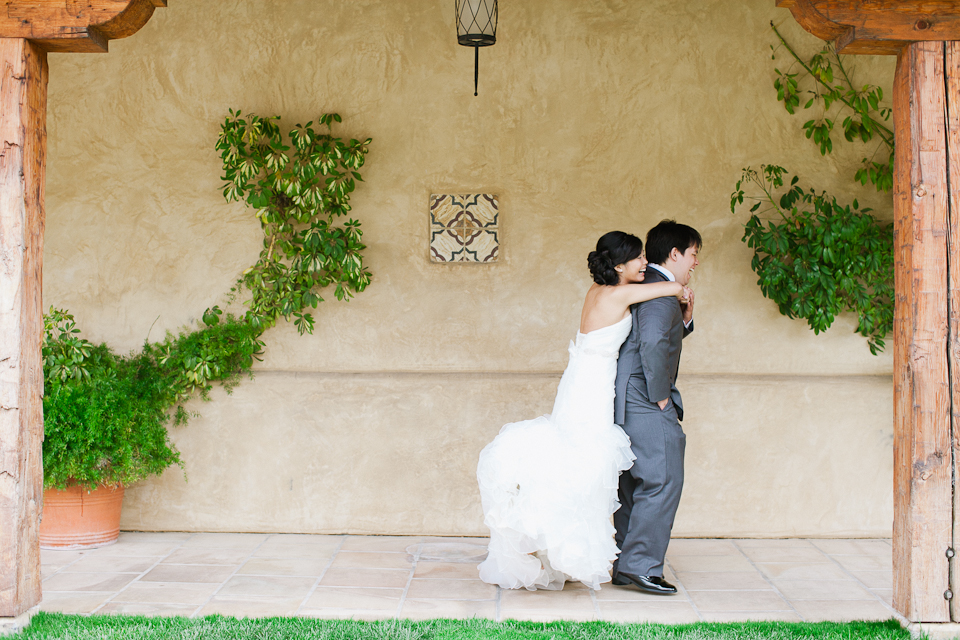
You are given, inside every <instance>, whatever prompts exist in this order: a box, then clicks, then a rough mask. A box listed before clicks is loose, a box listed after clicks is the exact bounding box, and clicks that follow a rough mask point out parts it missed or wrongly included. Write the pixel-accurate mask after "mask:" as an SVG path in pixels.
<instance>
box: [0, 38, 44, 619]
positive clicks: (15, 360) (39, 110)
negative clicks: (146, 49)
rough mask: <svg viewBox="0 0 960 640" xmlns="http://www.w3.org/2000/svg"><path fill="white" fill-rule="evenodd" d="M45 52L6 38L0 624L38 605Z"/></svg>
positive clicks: (0, 153) (0, 236)
mask: <svg viewBox="0 0 960 640" xmlns="http://www.w3.org/2000/svg"><path fill="white" fill-rule="evenodd" d="M46 109H47V54H46V53H45V52H44V51H42V50H40V49H39V48H38V47H37V46H36V45H35V44H32V43H30V42H28V41H27V40H24V39H21V38H0V144H2V148H0V618H15V617H17V616H20V615H21V614H23V613H25V612H27V611H29V610H30V609H31V608H32V607H34V606H36V605H37V604H39V603H40V548H39V546H38V543H37V532H38V528H39V525H40V509H41V500H42V496H43V465H42V463H41V457H40V456H41V442H42V440H43V403H42V393H43V363H42V360H41V355H40V345H41V339H42V335H43V310H42V305H41V300H40V283H41V261H42V257H43V224H44V212H43V188H44V166H45V165H44V160H45V155H46V142H47V134H46Z"/></svg>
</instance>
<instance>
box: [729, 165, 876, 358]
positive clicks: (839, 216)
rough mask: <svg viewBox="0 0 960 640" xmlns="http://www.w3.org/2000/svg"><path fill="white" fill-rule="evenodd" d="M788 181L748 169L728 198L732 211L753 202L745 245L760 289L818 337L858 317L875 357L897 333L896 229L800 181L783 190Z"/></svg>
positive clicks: (768, 170) (772, 170)
mask: <svg viewBox="0 0 960 640" xmlns="http://www.w3.org/2000/svg"><path fill="white" fill-rule="evenodd" d="M787 177H788V176H787V172H786V170H785V169H783V168H782V167H778V166H775V165H761V167H760V171H755V170H753V169H751V168H747V169H744V170H743V175H742V176H741V178H740V180H739V181H738V182H737V185H736V187H735V190H734V192H733V193H732V194H731V196H730V210H731V211H732V212H735V211H736V208H737V206H739V205H742V204H743V202H744V200H747V201H753V202H754V204H753V205H752V206H751V207H750V213H751V216H750V219H749V220H748V221H747V223H746V224H745V225H744V234H743V241H744V242H746V243H747V245H748V246H750V248H752V249H753V250H754V256H753V260H752V262H751V267H752V268H753V270H754V272H755V273H756V274H757V276H759V280H758V281H757V284H759V285H760V290H761V291H762V292H763V295H764V296H766V297H767V298H769V299H771V300H773V301H774V302H776V303H777V306H778V307H779V309H780V313H782V314H783V315H785V316H787V317H788V318H802V319H804V320H806V321H807V324H808V325H809V326H810V328H811V329H813V331H814V333H820V332H821V331H826V330H827V328H829V327H830V325H831V324H833V321H834V319H835V318H836V316H837V315H838V314H840V313H842V312H844V311H852V312H854V313H856V314H857V329H856V331H857V333H859V334H860V335H862V336H864V337H866V338H867V339H868V346H869V347H870V352H871V353H873V354H874V355H876V354H877V353H879V352H880V351H882V350H883V348H884V337H885V336H886V335H887V334H888V333H889V332H890V331H891V330H892V328H893V300H894V298H893V225H892V224H889V223H888V224H884V223H881V222H879V221H878V220H877V219H876V218H874V217H873V216H872V215H870V209H867V208H863V209H861V208H859V205H858V203H857V201H856V200H854V201H853V205H852V206H850V205H841V204H840V203H838V202H837V199H836V198H834V197H831V196H828V195H827V194H826V193H825V192H817V191H816V190H815V189H809V190H804V189H802V188H801V187H800V186H798V182H799V178H798V177H797V176H793V177H792V178H791V179H790V182H789V185H786V186H785V179H786V178H787ZM747 189H750V190H751V193H747V191H746V190H747ZM771 213H773V214H774V217H775V219H773V220H767V221H766V223H764V221H763V220H761V216H764V215H769V214H771Z"/></svg>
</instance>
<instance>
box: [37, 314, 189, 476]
mask: <svg viewBox="0 0 960 640" xmlns="http://www.w3.org/2000/svg"><path fill="white" fill-rule="evenodd" d="M53 314H55V315H56V317H58V318H59V321H60V322H62V323H65V325H66V326H69V327H73V326H74V320H73V317H72V316H70V315H69V314H68V313H66V312H65V311H62V310H52V314H51V315H53ZM54 322H55V321H54ZM72 331H73V330H72V329H71V330H70V333H68V334H66V336H64V337H65V338H67V339H68V340H71V339H75V338H74V336H73V333H72ZM47 335H48V338H49V337H50V336H51V335H52V336H53V339H52V340H50V339H48V340H46V341H45V343H44V351H45V352H51V353H57V352H59V351H61V350H63V349H67V348H71V347H70V345H69V343H68V344H67V345H64V344H63V343H62V342H59V341H58V338H59V337H60V335H59V334H55V333H54V334H51V333H50V332H48V334H47ZM80 341H81V342H82V343H83V344H82V346H79V347H76V352H77V353H82V354H84V355H83V357H82V358H74V361H73V363H72V365H71V366H72V367H73V370H74V371H78V372H79V371H82V372H83V373H82V374H79V375H68V376H65V377H64V376H62V375H61V372H62V371H64V370H65V369H63V368H61V369H60V370H55V369H53V368H50V369H45V380H44V385H45V388H44V396H43V413H44V425H43V429H44V439H43V480H44V486H45V487H57V488H60V489H63V488H65V487H66V486H67V484H68V483H76V484H79V485H80V486H82V487H85V488H88V489H93V488H96V487H97V486H98V485H101V484H103V485H115V484H130V483H132V482H136V481H137V480H141V479H143V478H145V477H147V476H149V475H153V474H157V473H161V472H162V471H163V470H164V469H166V468H167V467H169V466H170V465H172V464H180V454H179V453H178V452H177V451H176V449H175V448H174V447H173V445H172V444H171V442H170V440H169V436H168V434H167V429H166V423H167V422H168V420H169V419H170V417H169V414H168V412H167V408H168V407H169V403H168V402H167V400H166V398H167V390H166V389H165V388H164V386H163V385H162V384H161V382H160V381H161V375H160V372H159V371H158V370H157V364H156V362H155V361H154V360H152V359H151V358H149V357H146V356H143V355H140V356H135V357H132V358H129V359H124V358H119V357H117V356H116V355H115V354H113V353H112V352H111V351H110V350H109V348H108V347H107V346H106V345H104V344H101V345H99V346H94V345H93V344H92V343H90V342H88V341H86V340H80Z"/></svg>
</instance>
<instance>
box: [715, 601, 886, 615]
mask: <svg viewBox="0 0 960 640" xmlns="http://www.w3.org/2000/svg"><path fill="white" fill-rule="evenodd" d="M864 602H867V601H866V600H865V601H864ZM704 613H710V614H717V613H796V611H794V610H793V609H705V610H704Z"/></svg>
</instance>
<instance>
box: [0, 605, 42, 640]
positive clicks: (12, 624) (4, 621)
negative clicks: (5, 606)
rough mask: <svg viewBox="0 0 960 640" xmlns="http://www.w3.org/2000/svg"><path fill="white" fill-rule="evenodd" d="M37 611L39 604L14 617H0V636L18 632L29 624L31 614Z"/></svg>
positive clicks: (33, 614) (31, 617)
mask: <svg viewBox="0 0 960 640" xmlns="http://www.w3.org/2000/svg"><path fill="white" fill-rule="evenodd" d="M39 611H40V605H37V606H35V607H33V608H31V609H28V610H27V611H25V612H24V613H21V614H20V615H18V616H16V617H13V618H0V636H12V635H14V634H16V633H20V632H21V631H23V630H24V629H26V628H27V627H28V626H30V621H31V620H33V616H35V615H37V613H38V612H39Z"/></svg>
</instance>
